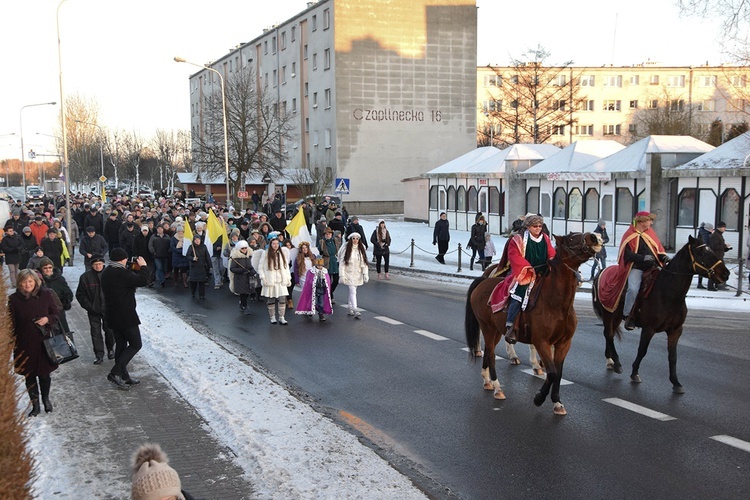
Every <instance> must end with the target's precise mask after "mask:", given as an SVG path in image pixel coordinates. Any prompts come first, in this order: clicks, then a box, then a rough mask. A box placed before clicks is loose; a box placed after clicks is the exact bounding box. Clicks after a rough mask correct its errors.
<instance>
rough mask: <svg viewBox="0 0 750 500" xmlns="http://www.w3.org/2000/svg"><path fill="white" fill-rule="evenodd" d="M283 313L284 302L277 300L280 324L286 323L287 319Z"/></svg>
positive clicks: (284, 308)
mask: <svg viewBox="0 0 750 500" xmlns="http://www.w3.org/2000/svg"><path fill="white" fill-rule="evenodd" d="M284 313H286V304H285V303H283V302H281V301H279V323H281V324H282V325H286V324H287V320H286V319H285V318H284Z"/></svg>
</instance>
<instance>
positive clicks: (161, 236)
mask: <svg viewBox="0 0 750 500" xmlns="http://www.w3.org/2000/svg"><path fill="white" fill-rule="evenodd" d="M171 243H172V242H171V238H170V237H169V236H167V235H166V234H165V233H164V227H162V226H156V233H154V234H153V235H152V236H151V239H150V240H148V251H149V252H150V253H151V255H152V256H153V259H154V267H155V268H156V282H157V283H158V284H159V286H161V287H162V288H164V286H165V284H166V281H167V276H166V271H167V269H169V257H170V256H171V255H170V247H171Z"/></svg>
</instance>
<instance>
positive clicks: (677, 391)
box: [672, 385, 685, 394]
mask: <svg viewBox="0 0 750 500" xmlns="http://www.w3.org/2000/svg"><path fill="white" fill-rule="evenodd" d="M672 392H674V393H675V394H685V388H684V387H682V386H681V385H675V386H673V387H672Z"/></svg>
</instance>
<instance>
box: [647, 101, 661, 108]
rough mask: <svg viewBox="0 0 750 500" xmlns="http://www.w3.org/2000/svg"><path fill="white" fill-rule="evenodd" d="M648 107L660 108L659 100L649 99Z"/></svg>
mask: <svg viewBox="0 0 750 500" xmlns="http://www.w3.org/2000/svg"><path fill="white" fill-rule="evenodd" d="M646 107H647V108H648V109H658V108H659V101H658V100H656V99H649V100H648V101H646Z"/></svg>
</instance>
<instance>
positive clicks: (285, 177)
mask: <svg viewBox="0 0 750 500" xmlns="http://www.w3.org/2000/svg"><path fill="white" fill-rule="evenodd" d="M263 177H264V174H261V173H255V174H251V175H248V176H247V177H246V180H245V182H246V183H247V184H267V183H266V182H263ZM304 177H305V176H304V174H296V173H295V172H294V169H284V170H283V171H282V172H281V175H278V174H273V175H271V180H272V181H273V182H274V184H279V185H281V184H293V185H299V184H305V183H310V182H312V181H310V180H308V181H307V182H300V180H303V179H304ZM177 178H178V179H179V181H180V182H181V183H182V184H183V185H184V184H199V183H200V184H224V182H225V179H226V176H225V175H224V174H216V175H212V174H210V173H206V172H201V173H200V179H198V172H178V173H177Z"/></svg>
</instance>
